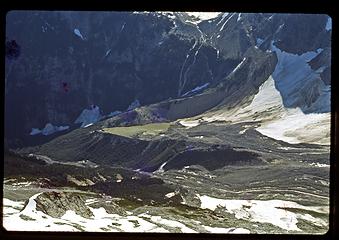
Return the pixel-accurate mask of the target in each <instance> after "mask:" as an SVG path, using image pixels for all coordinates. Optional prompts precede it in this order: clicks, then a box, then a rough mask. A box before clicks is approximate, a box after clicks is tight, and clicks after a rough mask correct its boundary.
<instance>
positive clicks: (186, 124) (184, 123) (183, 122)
mask: <svg viewBox="0 0 339 240" xmlns="http://www.w3.org/2000/svg"><path fill="white" fill-rule="evenodd" d="M179 123H180V124H181V125H182V126H184V127H187V128H192V127H196V126H198V125H200V121H199V120H189V119H185V120H180V121H179Z"/></svg>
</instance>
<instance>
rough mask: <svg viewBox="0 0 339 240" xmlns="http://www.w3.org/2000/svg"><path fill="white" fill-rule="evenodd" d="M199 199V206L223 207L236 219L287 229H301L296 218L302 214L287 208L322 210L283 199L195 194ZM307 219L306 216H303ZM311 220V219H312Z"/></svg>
mask: <svg viewBox="0 0 339 240" xmlns="http://www.w3.org/2000/svg"><path fill="white" fill-rule="evenodd" d="M197 196H198V197H199V199H200V201H201V208H203V209H210V210H212V211H214V210H215V209H216V208H217V207H222V208H225V209H226V211H227V212H229V213H231V214H234V215H235V217H236V218H238V219H247V220H249V221H252V222H261V223H271V224H273V225H275V226H278V227H280V228H282V229H285V230H289V231H301V230H300V229H299V228H298V226H297V223H298V218H302V216H305V215H304V214H295V213H293V212H290V211H288V210H285V209H287V208H294V209H302V210H307V211H313V212H318V213H319V212H323V210H322V209H321V208H320V207H312V206H303V205H300V204H298V203H295V202H292V201H283V200H225V199H219V198H214V197H209V196H206V195H203V196H200V195H197ZM303 219H305V220H306V219H307V218H303ZM312 220H313V219H312Z"/></svg>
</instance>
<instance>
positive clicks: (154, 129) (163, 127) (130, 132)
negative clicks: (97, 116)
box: [103, 123, 170, 137]
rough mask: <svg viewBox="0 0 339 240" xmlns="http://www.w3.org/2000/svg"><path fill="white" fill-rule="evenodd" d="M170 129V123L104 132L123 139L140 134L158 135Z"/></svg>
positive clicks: (109, 129) (117, 128)
mask: <svg viewBox="0 0 339 240" xmlns="http://www.w3.org/2000/svg"><path fill="white" fill-rule="evenodd" d="M169 127H170V123H150V124H145V125H138V126H130V127H113V128H104V129H103V131H104V132H106V133H111V134H115V135H119V136H123V137H133V136H136V135H139V134H144V135H158V134H161V133H164V132H166V131H167V130H168V128H169Z"/></svg>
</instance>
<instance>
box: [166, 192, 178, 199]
mask: <svg viewBox="0 0 339 240" xmlns="http://www.w3.org/2000/svg"><path fill="white" fill-rule="evenodd" d="M175 195H176V194H175V192H170V193H167V194H166V195H165V197H167V198H171V197H174V196H175Z"/></svg>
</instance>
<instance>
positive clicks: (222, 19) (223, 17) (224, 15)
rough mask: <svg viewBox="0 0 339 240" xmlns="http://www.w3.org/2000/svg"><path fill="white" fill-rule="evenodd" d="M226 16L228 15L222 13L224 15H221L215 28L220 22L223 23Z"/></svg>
mask: <svg viewBox="0 0 339 240" xmlns="http://www.w3.org/2000/svg"><path fill="white" fill-rule="evenodd" d="M228 14H229V13H224V14H223V15H222V17H221V19H220V21H219V22H218V23H217V26H218V25H219V24H220V23H221V22H222V21H224V19H225V17H227V16H228Z"/></svg>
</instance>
